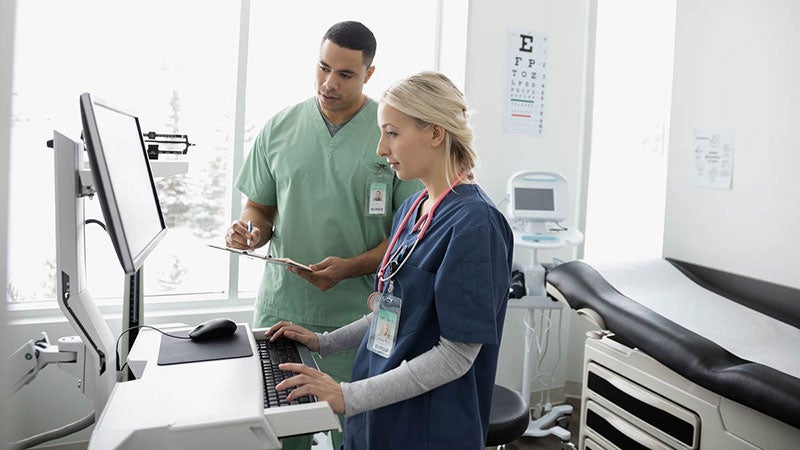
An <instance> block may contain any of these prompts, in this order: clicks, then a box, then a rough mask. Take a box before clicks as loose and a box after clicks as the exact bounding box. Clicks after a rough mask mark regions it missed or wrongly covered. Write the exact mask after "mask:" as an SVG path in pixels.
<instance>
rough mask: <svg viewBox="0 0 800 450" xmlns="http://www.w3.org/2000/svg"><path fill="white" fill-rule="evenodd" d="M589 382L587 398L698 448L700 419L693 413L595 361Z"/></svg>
mask: <svg viewBox="0 0 800 450" xmlns="http://www.w3.org/2000/svg"><path fill="white" fill-rule="evenodd" d="M586 385H587V387H588V389H589V391H590V392H589V393H588V395H587V399H591V400H594V402H595V403H597V404H601V405H603V406H604V407H606V408H608V409H610V410H612V411H614V413H615V414H616V415H618V416H620V417H622V418H624V419H625V420H626V421H628V422H630V423H632V424H634V425H635V426H636V427H637V428H641V429H642V430H645V431H647V432H648V433H650V434H652V435H654V436H656V437H658V438H659V439H661V440H663V441H665V442H668V443H670V444H671V445H672V446H674V447H676V448H685V449H696V448H697V447H698V445H699V438H700V418H699V417H698V416H697V414H695V413H694V412H692V411H690V410H688V409H686V408H684V407H682V406H680V405H678V404H677V403H675V402H673V401H671V400H668V399H666V398H664V397H662V396H660V395H658V394H656V393H654V392H652V391H650V390H649V389H647V388H645V387H642V386H640V385H638V384H636V383H634V382H633V381H631V380H629V379H627V378H624V377H622V376H620V375H618V374H617V373H615V372H613V371H611V370H608V369H606V368H605V367H603V366H600V365H598V364H596V363H593V362H590V363H589V364H588V366H587V380H586Z"/></svg>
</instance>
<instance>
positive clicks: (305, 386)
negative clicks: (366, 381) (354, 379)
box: [275, 363, 345, 414]
mask: <svg viewBox="0 0 800 450" xmlns="http://www.w3.org/2000/svg"><path fill="white" fill-rule="evenodd" d="M279 367H280V368H281V370H287V371H290V372H295V373H296V374H297V375H294V376H292V377H289V378H287V379H285V380H283V381H281V382H280V383H279V384H278V385H277V386H275V389H276V390H278V391H282V390H284V389H290V388H293V387H294V388H295V389H294V390H293V391H291V392H289V395H288V396H286V401H287V402H291V401H292V400H294V399H296V398H299V397H302V396H304V395H313V396H315V397H317V400H322V401H326V402H328V405H330V407H331V409H332V410H333V412H335V413H336V414H344V413H345V409H344V394H342V386H341V385H340V384H339V383H338V382H337V381H336V380H334V379H333V378H331V376H330V375H328V374H327V373H325V372H320V371H319V370H316V369H312V368H311V367H308V366H307V365H305V364H296V363H284V364H281V365H280V366H279Z"/></svg>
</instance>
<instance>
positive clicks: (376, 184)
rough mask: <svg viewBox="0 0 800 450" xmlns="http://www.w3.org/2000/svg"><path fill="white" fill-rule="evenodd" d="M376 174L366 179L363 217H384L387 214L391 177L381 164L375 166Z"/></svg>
mask: <svg viewBox="0 0 800 450" xmlns="http://www.w3.org/2000/svg"><path fill="white" fill-rule="evenodd" d="M377 166H378V167H377V170H378V171H377V173H375V174H374V175H372V176H370V177H368V178H367V195H366V205H365V208H364V215H365V216H367V217H385V216H386V215H387V214H389V209H390V207H389V205H391V203H390V199H391V194H392V193H391V188H392V183H391V181H392V177H391V175H390V174H389V172H388V171H387V170H386V166H385V165H383V164H378V165H377Z"/></svg>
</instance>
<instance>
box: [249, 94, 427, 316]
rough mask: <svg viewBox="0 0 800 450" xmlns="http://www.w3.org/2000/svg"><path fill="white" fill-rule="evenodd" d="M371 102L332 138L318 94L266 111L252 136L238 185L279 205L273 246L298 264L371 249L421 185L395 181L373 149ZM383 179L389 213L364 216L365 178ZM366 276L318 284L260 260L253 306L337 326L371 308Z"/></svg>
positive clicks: (374, 118) (374, 125) (274, 251)
mask: <svg viewBox="0 0 800 450" xmlns="http://www.w3.org/2000/svg"><path fill="white" fill-rule="evenodd" d="M377 110H378V104H377V102H375V101H374V100H371V99H368V100H367V104H366V105H365V106H364V107H363V108H361V111H359V112H358V113H357V114H356V115H355V116H354V117H353V118H352V119H351V120H350V121H349V122H348V123H347V124H346V125H345V126H344V127H343V128H342V129H341V130H339V131H338V132H337V133H336V135H335V136H333V137H332V136H331V135H330V132H329V131H328V128H327V127H326V125H325V122H324V121H323V118H322V113H321V112H320V110H319V108H318V106H317V101H316V97H311V98H310V99H308V100H306V101H304V102H302V103H299V104H297V105H295V106H292V107H290V108H287V109H285V110H283V111H281V112H280V113H278V114H276V115H275V116H274V117H272V118H271V119H270V120H269V121H268V122H267V123H266V125H265V126H264V128H263V129H262V130H261V133H260V134H259V135H258V136H257V137H256V140H255V143H254V144H253V149H252V150H251V152H250V154H249V155H248V157H247V160H246V161H245V163H244V165H243V167H242V170H241V172H240V173H239V177H238V180H237V181H236V187H237V189H239V190H240V191H241V192H242V193H243V194H244V195H245V196H247V198H249V199H250V200H252V201H254V202H256V203H260V204H262V205H268V206H277V209H278V214H277V217H276V219H275V230H274V234H273V236H272V246H271V249H270V253H271V254H272V256H275V257H285V258H291V259H293V260H295V261H297V262H300V263H303V264H306V265H308V264H315V263H318V262H320V261H322V260H323V259H324V258H326V257H328V256H338V257H341V258H350V257H353V256H356V255H359V254H361V253H364V252H366V251H367V250H370V249H372V248H374V247H375V246H376V245H378V244H379V243H380V242H381V241H383V240H384V239H385V238H386V237H388V236H389V231H390V230H391V227H392V217H393V215H394V212H395V211H396V210H397V208H398V207H399V206H400V204H402V203H403V201H404V200H405V199H406V198H407V197H409V196H410V195H412V194H413V193H415V192H417V191H419V190H421V189H422V183H420V182H419V181H418V180H414V181H411V182H406V181H401V180H400V179H398V178H397V176H396V175H395V174H394V171H393V170H392V169H391V168H390V167H389V166H388V164H387V163H386V161H385V159H383V158H381V157H379V156H378V155H377V154H376V153H375V151H376V149H377V147H378V140H379V138H380V130H379V128H378V123H377ZM376 177H377V179H378V180H379V182H380V181H382V182H385V183H386V185H387V187H388V188H389V190H390V192H384V194H388V195H389V196H390V197H391V202H390V203H388V204H387V205H388V206H387V209H390V211H387V213H386V214H385V215H383V216H377V217H376V216H367V215H366V210H367V192H368V185H367V182H368V180H369V181H375V180H376ZM373 280H374V276H373V275H364V276H360V277H357V278H350V279H345V280H342V281H340V282H339V283H338V284H337V285H336V286H334V287H333V288H331V289H329V290H327V291H325V292H322V291H320V290H319V289H318V288H317V287H315V286H314V285H312V284H311V283H309V282H307V281H306V280H304V279H302V278H301V277H299V276H298V275H295V274H293V273H291V272H289V271H288V270H286V269H284V268H283V267H282V266H278V265H274V264H264V275H263V277H262V280H261V286H260V287H259V291H258V301H257V304H256V309H257V314H258V312H259V311H260V312H262V313H264V314H269V315H273V316H277V317H281V318H283V319H285V320H290V321H292V322H298V323H305V324H311V325H319V326H329V327H338V326H342V325H345V324H348V323H350V322H352V321H354V320H356V319H358V318H360V317H361V316H363V315H364V314H367V313H369V310H368V308H367V296H368V295H369V294H370V293H371V292H372V286H373Z"/></svg>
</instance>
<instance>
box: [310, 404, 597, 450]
mask: <svg viewBox="0 0 800 450" xmlns="http://www.w3.org/2000/svg"><path fill="white" fill-rule="evenodd" d="M567 403H569V404H571V405H572V410H573V413H572V417H570V419H569V424H568V425H567V429H568V430H569V431H570V433H572V442H573V443H574V444H575V446H576V447H577V445H578V427H579V425H580V423H581V420H580V411H581V408H580V399H573V398H568V399H567ZM314 438H315V439H316V441H317V444H316V445H314V447H313V450H331V444H330V442H329V441H328V435H327V434H324V433H317V434H315V435H314ZM494 448H495V447H487V449H491V450H494ZM568 448H569V447H562V446H561V440H559V439H558V438H556V437H555V436H545V437H541V438H533V437H521V438H519V439H517V440H516V441H514V442H512V443H510V444H508V445H506V450H562V449H568Z"/></svg>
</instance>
